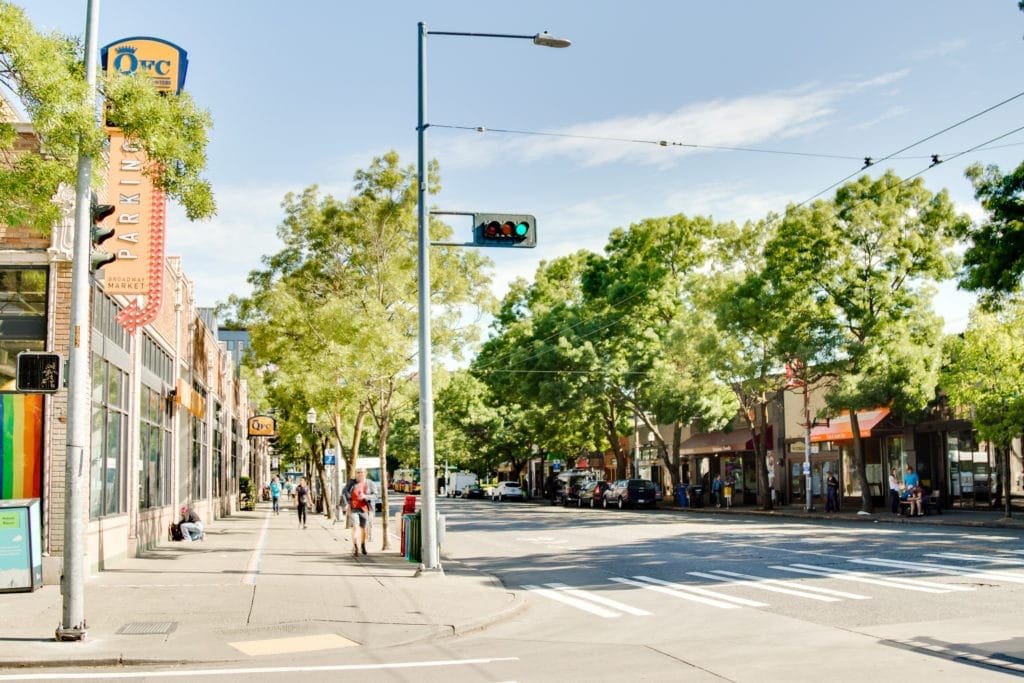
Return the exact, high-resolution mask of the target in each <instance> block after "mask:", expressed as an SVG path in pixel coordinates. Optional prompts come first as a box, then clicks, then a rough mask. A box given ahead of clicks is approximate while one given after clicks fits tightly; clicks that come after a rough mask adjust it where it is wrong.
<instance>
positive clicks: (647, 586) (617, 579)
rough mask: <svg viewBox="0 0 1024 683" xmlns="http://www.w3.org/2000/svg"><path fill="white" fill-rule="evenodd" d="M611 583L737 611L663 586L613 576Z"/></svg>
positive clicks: (720, 603)
mask: <svg viewBox="0 0 1024 683" xmlns="http://www.w3.org/2000/svg"><path fill="white" fill-rule="evenodd" d="M610 580H611V581H615V582H616V583H624V584H627V585H629V586H636V587H638V588H644V589H646V590H650V591H654V592H656V593H662V594H664V595H671V596H672V597H674V598H680V599H681V600H690V601H691V602H699V603H701V604H702V605H710V606H711V607H718V608H719V609H739V605H733V604H732V603H728V602H719V601H718V600H709V599H708V598H702V597H701V596H699V595H691V594H690V593H684V592H682V591H675V590H672V589H671V588H665V587H664V586H654V585H651V584H649V583H641V582H640V581H633V580H632V579H624V578H622V577H618V576H613V577H611V578H610Z"/></svg>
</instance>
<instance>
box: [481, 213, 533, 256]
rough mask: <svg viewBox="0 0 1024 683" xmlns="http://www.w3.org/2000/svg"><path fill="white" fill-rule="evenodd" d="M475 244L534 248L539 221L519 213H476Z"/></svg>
mask: <svg viewBox="0 0 1024 683" xmlns="http://www.w3.org/2000/svg"><path fill="white" fill-rule="evenodd" d="M473 244H476V245H478V246H481V247H525V248H533V247H535V246H537V219H536V218H534V217H533V216H530V215H529V214H519V213H474V214H473Z"/></svg>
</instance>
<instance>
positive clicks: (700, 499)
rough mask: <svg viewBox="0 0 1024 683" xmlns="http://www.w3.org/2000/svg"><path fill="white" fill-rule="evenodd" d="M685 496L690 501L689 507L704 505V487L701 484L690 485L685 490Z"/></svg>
mask: <svg viewBox="0 0 1024 683" xmlns="http://www.w3.org/2000/svg"><path fill="white" fill-rule="evenodd" d="M686 497H687V498H688V499H689V501H690V507H692V508H702V507H704V487H703V486H691V487H690V488H689V489H687V491H686Z"/></svg>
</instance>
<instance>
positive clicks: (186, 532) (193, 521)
mask: <svg viewBox="0 0 1024 683" xmlns="http://www.w3.org/2000/svg"><path fill="white" fill-rule="evenodd" d="M178 528H179V529H181V540H183V541H201V540H203V520H201V519H199V515H197V514H196V511H195V510H193V509H192V508H190V507H185V506H182V508H181V521H180V522H178Z"/></svg>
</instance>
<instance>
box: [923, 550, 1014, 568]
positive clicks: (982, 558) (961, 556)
mask: <svg viewBox="0 0 1024 683" xmlns="http://www.w3.org/2000/svg"><path fill="white" fill-rule="evenodd" d="M924 556H925V557H941V558H943V559H945V560H967V561H975V562H990V563H992V564H1009V565H1017V566H1021V565H1024V560H1020V559H1017V558H1016V557H1004V556H999V555H967V554H965V553H925V555H924Z"/></svg>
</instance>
